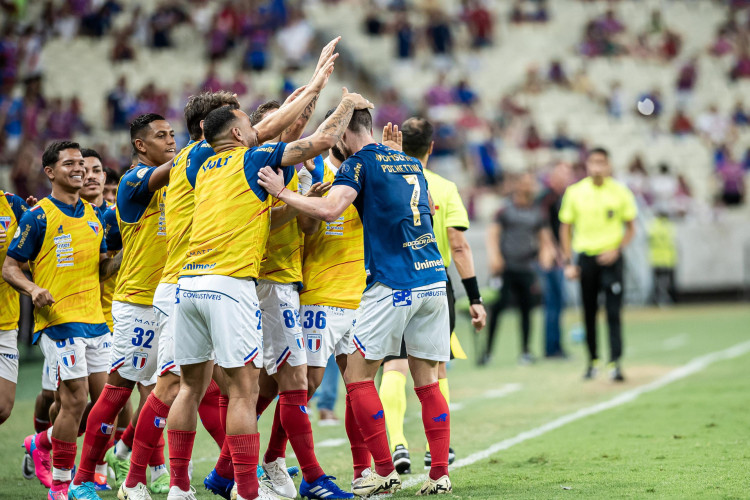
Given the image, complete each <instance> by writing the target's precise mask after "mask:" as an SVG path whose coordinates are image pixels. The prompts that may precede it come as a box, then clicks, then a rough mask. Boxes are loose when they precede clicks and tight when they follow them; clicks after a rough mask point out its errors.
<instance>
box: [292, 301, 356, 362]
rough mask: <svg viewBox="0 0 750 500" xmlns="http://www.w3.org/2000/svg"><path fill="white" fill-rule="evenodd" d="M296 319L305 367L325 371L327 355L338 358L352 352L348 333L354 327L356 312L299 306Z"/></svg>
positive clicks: (326, 307)
mask: <svg viewBox="0 0 750 500" xmlns="http://www.w3.org/2000/svg"><path fill="white" fill-rule="evenodd" d="M300 316H302V333H303V334H304V336H305V348H306V349H307V364H308V365H309V366H317V367H325V366H326V365H328V358H330V357H331V354H335V355H336V356H338V355H339V354H350V353H351V352H352V347H351V346H352V343H351V342H352V331H353V330H354V325H355V324H356V323H357V310H356V309H342V308H340V307H331V306H302V307H301V308H300Z"/></svg>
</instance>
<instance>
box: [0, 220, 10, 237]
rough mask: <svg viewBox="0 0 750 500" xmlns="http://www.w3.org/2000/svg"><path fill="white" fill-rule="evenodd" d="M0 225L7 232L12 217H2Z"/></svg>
mask: <svg viewBox="0 0 750 500" xmlns="http://www.w3.org/2000/svg"><path fill="white" fill-rule="evenodd" d="M0 227H2V228H3V231H5V232H6V233H7V232H8V228H9V227H10V217H0Z"/></svg>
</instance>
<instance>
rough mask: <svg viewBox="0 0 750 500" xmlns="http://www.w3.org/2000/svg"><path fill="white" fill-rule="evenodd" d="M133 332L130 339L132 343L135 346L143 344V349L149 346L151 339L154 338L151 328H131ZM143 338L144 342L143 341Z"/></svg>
mask: <svg viewBox="0 0 750 500" xmlns="http://www.w3.org/2000/svg"><path fill="white" fill-rule="evenodd" d="M133 331H134V333H135V336H133V338H132V339H130V341H131V342H132V343H133V345H134V346H136V347H141V346H143V347H144V348H145V349H150V348H151V341H152V340H154V331H153V330H144V329H143V328H136V329H135V330H133ZM144 339H145V342H144Z"/></svg>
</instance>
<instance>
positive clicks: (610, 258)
mask: <svg viewBox="0 0 750 500" xmlns="http://www.w3.org/2000/svg"><path fill="white" fill-rule="evenodd" d="M619 258H620V250H619V249H617V248H615V249H614V250H607V251H606V252H602V253H600V254H599V255H597V256H596V262H597V263H599V265H601V266H611V265H612V264H614V263H615V262H617V259H619Z"/></svg>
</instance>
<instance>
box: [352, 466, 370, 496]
mask: <svg viewBox="0 0 750 500" xmlns="http://www.w3.org/2000/svg"><path fill="white" fill-rule="evenodd" d="M370 474H372V469H365V470H363V471H362V475H361V476H359V477H357V478H354V479H352V491H354V487H355V486H357V485H358V484H359V483H361V482H362V480H363V479H364V478H366V477H367V476H369V475H370Z"/></svg>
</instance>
